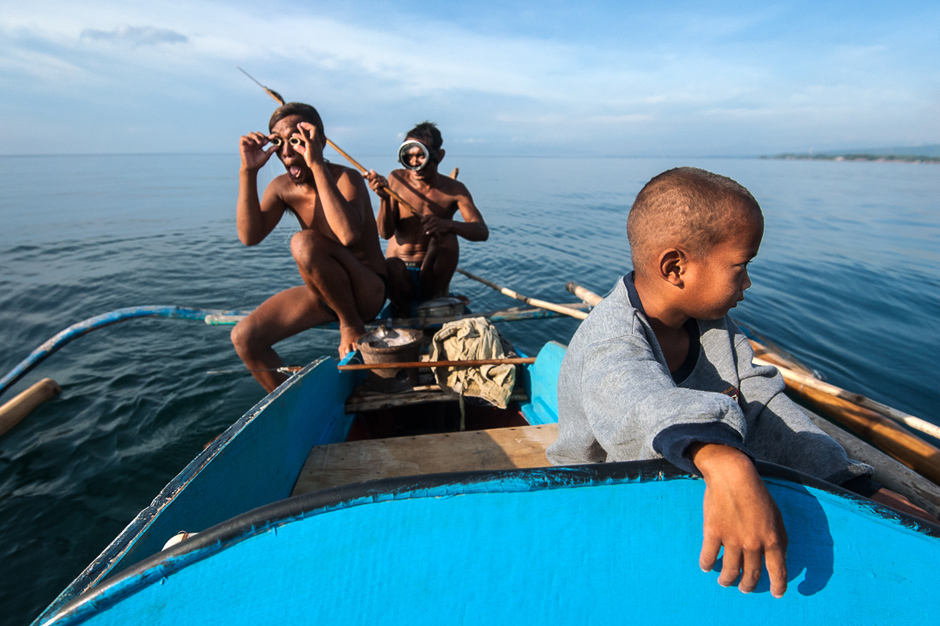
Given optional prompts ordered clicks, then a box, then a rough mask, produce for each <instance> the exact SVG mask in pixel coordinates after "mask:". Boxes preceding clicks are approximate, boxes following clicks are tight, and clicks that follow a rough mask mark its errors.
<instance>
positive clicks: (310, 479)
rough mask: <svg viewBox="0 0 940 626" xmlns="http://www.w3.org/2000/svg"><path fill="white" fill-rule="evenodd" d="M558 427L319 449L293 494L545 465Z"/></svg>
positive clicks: (426, 437) (401, 438) (435, 435)
mask: <svg viewBox="0 0 940 626" xmlns="http://www.w3.org/2000/svg"><path fill="white" fill-rule="evenodd" d="M557 436H558V425H557V424H546V425H542V426H517V427H512V428H493V429H489V430H471V431H464V432H453V433H440V434H432V435H416V436H413V437H395V438H392V439H375V440H368V441H354V442H348V443H334V444H330V445H325V446H314V447H313V449H311V450H310V455H309V456H308V457H307V461H306V463H305V464H304V467H303V469H302V470H301V472H300V476H299V478H298V479H297V483H296V484H295V485H294V491H293V493H292V494H291V495H295V496H296V495H300V494H302V493H308V492H311V491H317V490H319V489H326V488H329V487H337V486H339V485H346V484H350V483H355V482H361V481H365V480H374V479H377V478H388V477H394V476H415V475H420V474H437V473H440V472H454V471H468V470H495V469H512V468H515V467H545V466H547V465H549V462H548V459H546V458H545V449H546V448H547V447H548V446H549V445H550V444H551V443H553V442H554V441H555V439H556V438H557Z"/></svg>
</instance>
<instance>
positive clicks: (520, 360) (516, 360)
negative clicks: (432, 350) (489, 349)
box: [336, 356, 535, 372]
mask: <svg viewBox="0 0 940 626" xmlns="http://www.w3.org/2000/svg"><path fill="white" fill-rule="evenodd" d="M529 363H535V357H534V356H526V357H510V358H505V359H467V360H464V361H405V362H402V363H352V364H350V365H338V366H337V367H336V369H338V370H339V371H341V372H351V371H355V370H391V369H416V368H419V367H478V366H480V365H503V364H508V365H526V364H529Z"/></svg>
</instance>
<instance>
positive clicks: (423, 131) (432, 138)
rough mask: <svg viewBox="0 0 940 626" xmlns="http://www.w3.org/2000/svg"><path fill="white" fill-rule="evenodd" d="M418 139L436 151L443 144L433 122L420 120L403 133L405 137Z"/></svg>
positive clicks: (442, 139) (432, 150) (439, 132)
mask: <svg viewBox="0 0 940 626" xmlns="http://www.w3.org/2000/svg"><path fill="white" fill-rule="evenodd" d="M408 137H411V138H412V139H420V140H421V142H422V143H424V144H425V145H427V146H428V148H430V149H431V152H437V151H438V150H440V149H441V146H443V145H444V138H443V137H442V136H441V131H440V130H438V128H437V124H435V123H434V122H421V123H420V124H418V125H417V126H415V127H414V128H412V129H411V130H409V131H408V132H407V133H406V134H405V138H408Z"/></svg>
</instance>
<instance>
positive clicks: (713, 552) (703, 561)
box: [698, 537, 721, 572]
mask: <svg viewBox="0 0 940 626" xmlns="http://www.w3.org/2000/svg"><path fill="white" fill-rule="evenodd" d="M719 550H721V541H719V540H718V539H715V538H710V537H705V539H703V540H702V553H701V554H700V555H699V557H698V566H699V567H701V568H702V571H703V572H710V571H712V569H714V567H715V561H716V560H718V551H719Z"/></svg>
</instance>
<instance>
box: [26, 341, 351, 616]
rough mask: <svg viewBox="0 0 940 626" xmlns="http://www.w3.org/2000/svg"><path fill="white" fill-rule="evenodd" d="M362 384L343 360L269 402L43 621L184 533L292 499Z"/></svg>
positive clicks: (143, 517)
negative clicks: (308, 463) (307, 465)
mask: <svg viewBox="0 0 940 626" xmlns="http://www.w3.org/2000/svg"><path fill="white" fill-rule="evenodd" d="M361 377H362V375H361V374H360V373H358V372H357V373H341V372H339V371H337V369H336V361H334V360H333V359H330V358H325V359H321V360H320V361H318V362H317V363H315V364H312V365H310V366H307V367H306V368H305V369H304V370H303V371H302V372H300V373H298V374H297V375H296V376H294V377H292V378H291V379H289V380H288V381H287V382H286V383H285V384H283V385H281V386H280V387H279V388H278V389H277V390H276V391H275V392H273V393H272V394H270V395H268V396H267V397H265V398H264V399H263V400H262V401H261V402H259V403H258V404H257V405H256V406H255V407H254V408H252V409H251V410H250V411H249V412H248V413H246V414H245V415H244V416H243V417H242V418H241V419H240V420H238V421H237V422H236V423H235V424H233V425H232V426H231V427H230V428H229V429H228V430H226V431H225V433H223V434H222V435H220V437H219V440H217V442H215V444H213V445H211V446H209V447H208V448H207V449H206V450H204V451H203V453H202V454H200V455H199V456H198V457H196V459H194V460H193V461H192V462H191V463H190V464H189V465H188V466H187V467H186V468H185V469H184V470H183V471H182V472H181V473H180V474H179V475H178V476H177V477H176V478H175V479H174V480H173V481H172V482H171V483H170V484H169V485H167V487H165V488H164V489H163V491H162V492H161V493H160V495H158V496H157V498H156V499H155V501H154V504H152V505H151V506H150V507H148V508H147V509H145V510H144V511H142V512H141V513H139V514H138V515H137V517H136V518H135V519H134V520H133V521H132V522H131V524H130V525H128V527H127V528H126V529H125V530H124V531H123V532H122V533H121V535H119V536H118V538H117V539H115V541H114V542H113V543H112V545H111V546H109V548H108V550H106V551H105V553H103V554H102V555H101V556H99V557H98V558H97V559H96V560H95V561H94V562H93V563H92V564H91V565H90V566H89V568H88V569H86V572H85V574H83V576H88V577H89V580H87V581H83V582H84V584H81V585H78V586H75V585H76V583H73V586H74V587H73V586H70V587H69V588H68V589H66V590H65V591H64V592H63V594H62V595H60V597H59V598H57V599H56V601H55V602H54V603H53V604H52V605H50V607H49V608H47V609H46V611H45V612H44V613H43V614H42V615H41V616H40V618H39V619H40V620H42V619H45V618H46V617H48V615H50V614H51V612H52V611H53V610H54V609H56V608H58V607H59V606H61V605H62V604H64V603H65V602H67V601H68V600H70V599H71V598H73V597H75V595H77V594H78V593H81V592H82V591H84V590H85V589H86V588H87V586H88V585H89V584H91V583H94V582H96V581H97V580H99V579H100V577H102V576H105V575H109V574H110V573H113V572H118V571H120V570H121V569H123V568H125V567H126V566H127V564H133V563H136V562H138V561H140V560H141V559H143V558H146V557H148V556H150V555H152V554H155V553H156V552H158V551H160V549H161V548H162V547H163V544H164V543H165V542H166V541H167V540H168V539H169V538H170V537H172V536H173V535H175V534H176V533H177V532H178V531H180V530H186V531H189V532H197V531H202V530H205V529H206V528H209V527H211V526H213V525H215V524H218V523H219V522H222V521H224V520H226V519H228V518H230V517H233V516H235V515H238V514H239V513H243V512H245V511H247V510H250V509H252V508H255V507H258V506H261V505H264V504H268V503H270V502H274V501H276V500H280V499H283V498H286V497H288V496H289V495H290V492H291V490H292V488H293V485H294V483H295V482H296V480H297V476H298V474H299V473H300V469H301V468H302V467H303V463H304V461H305V460H306V458H307V455H308V454H309V452H310V448H311V447H312V446H314V445H322V444H327V443H336V442H338V441H343V440H344V439H345V438H346V434H347V433H348V431H349V427H350V425H351V423H352V416H348V415H346V414H345V411H344V409H343V407H344V403H345V400H346V397H347V396H348V395H349V393H350V392H351V391H352V389H353V388H354V387H355V385H356V384H357V382H358V381H359V380H360V379H361ZM76 582H78V581H76Z"/></svg>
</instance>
